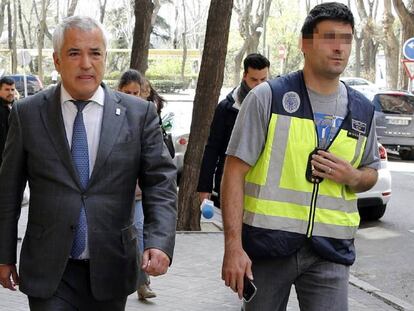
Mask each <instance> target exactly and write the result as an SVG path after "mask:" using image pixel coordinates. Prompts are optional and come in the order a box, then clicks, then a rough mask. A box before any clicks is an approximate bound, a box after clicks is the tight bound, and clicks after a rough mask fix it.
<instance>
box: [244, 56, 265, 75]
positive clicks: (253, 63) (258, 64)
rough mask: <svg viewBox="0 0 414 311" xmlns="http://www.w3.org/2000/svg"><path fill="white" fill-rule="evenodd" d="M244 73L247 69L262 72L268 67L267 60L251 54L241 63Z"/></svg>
mask: <svg viewBox="0 0 414 311" xmlns="http://www.w3.org/2000/svg"><path fill="white" fill-rule="evenodd" d="M243 66H244V72H247V70H248V69H249V68H253V69H258V70H262V69H264V68H268V67H270V62H269V60H268V59H267V58H266V57H264V56H263V55H262V54H258V53H252V54H249V55H247V56H246V58H245V59H244V61H243Z"/></svg>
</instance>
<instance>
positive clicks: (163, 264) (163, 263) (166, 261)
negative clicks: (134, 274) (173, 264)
mask: <svg viewBox="0 0 414 311" xmlns="http://www.w3.org/2000/svg"><path fill="white" fill-rule="evenodd" d="M169 265H170V258H169V257H168V255H167V254H166V253H164V252H163V251H161V250H159V249H157V248H149V249H146V250H145V251H144V254H143V255H142V266H141V268H142V270H144V271H145V272H146V273H148V274H149V275H152V276H158V275H162V274H165V273H166V272H167V270H168V267H169Z"/></svg>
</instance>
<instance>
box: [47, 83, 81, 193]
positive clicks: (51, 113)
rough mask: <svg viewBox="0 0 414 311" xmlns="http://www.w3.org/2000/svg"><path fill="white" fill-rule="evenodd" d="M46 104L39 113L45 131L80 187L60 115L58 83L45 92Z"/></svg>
mask: <svg viewBox="0 0 414 311" xmlns="http://www.w3.org/2000/svg"><path fill="white" fill-rule="evenodd" d="M45 100H46V105H43V107H42V109H41V111H40V114H41V117H42V120H43V122H44V124H45V127H46V131H47V133H48V135H49V137H50V140H51V141H52V143H53V145H54V147H55V150H56V153H57V154H58V155H59V157H60V158H61V160H62V162H63V163H64V165H65V166H66V168H67V169H68V171H69V172H70V174H71V175H72V178H73V180H75V181H76V183H77V184H78V186H79V187H80V182H79V178H78V174H77V172H76V171H75V169H74V165H73V161H72V155H71V153H70V148H69V144H68V140H67V137H66V131H65V126H64V122H63V116H62V106H61V104H60V85H59V86H57V87H55V88H52V89H51V90H50V91H49V92H48V93H46V94H45Z"/></svg>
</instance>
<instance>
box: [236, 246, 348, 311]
mask: <svg viewBox="0 0 414 311" xmlns="http://www.w3.org/2000/svg"><path fill="white" fill-rule="evenodd" d="M252 270H253V278H254V281H253V282H254V283H255V285H256V287H257V293H256V296H255V297H254V298H253V299H252V300H251V301H250V302H249V303H245V304H244V306H243V307H244V310H245V311H258V310H260V311H285V310H286V306H287V303H288V300H289V294H290V289H291V287H292V285H295V289H296V294H297V298H298V301H299V306H300V310H304V311H347V310H348V279H349V266H345V265H341V264H337V263H334V262H330V261H326V260H324V259H322V258H320V257H319V256H318V255H317V254H315V252H314V251H313V250H312V248H311V246H310V245H309V244H308V243H307V244H305V245H304V246H302V248H301V249H299V251H298V252H297V253H296V254H293V255H291V256H288V257H284V258H276V259H269V260H256V261H253V265H252Z"/></svg>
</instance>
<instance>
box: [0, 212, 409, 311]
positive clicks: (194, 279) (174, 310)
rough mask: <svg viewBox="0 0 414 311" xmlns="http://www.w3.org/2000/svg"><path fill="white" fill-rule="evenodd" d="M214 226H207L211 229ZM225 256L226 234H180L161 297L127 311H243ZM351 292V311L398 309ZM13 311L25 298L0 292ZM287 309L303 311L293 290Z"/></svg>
mask: <svg viewBox="0 0 414 311" xmlns="http://www.w3.org/2000/svg"><path fill="white" fill-rule="evenodd" d="M26 214H27V209H23V210H22V224H21V226H20V228H19V232H20V233H19V236H21V234H22V233H23V231H24V227H25V226H24V220H25V217H27V215H26ZM213 227H214V226H213ZM213 227H208V226H204V228H207V229H212V228H213ZM19 246H20V243H19ZM222 256H223V234H222V232H220V231H217V232H198V233H178V234H177V241H176V248H175V254H174V260H173V265H172V266H171V268H170V270H169V272H168V273H167V274H166V275H164V276H161V277H157V278H152V284H151V286H152V288H153V289H154V290H155V291H156V292H157V294H158V297H157V298H154V299H151V300H148V302H141V301H138V299H137V296H136V294H133V295H131V296H129V298H128V302H127V307H126V310H127V311H133V310H134V311H135V310H142V311H161V310H162V311H217V310H220V311H240V305H241V304H240V301H239V300H238V298H237V296H236V295H235V294H233V292H232V291H231V290H230V289H228V288H227V287H225V285H224V283H223V281H222V280H221V260H222ZM349 290H350V293H349V305H350V308H349V309H350V310H351V311H383V310H389V311H392V310H396V309H395V308H393V307H391V306H390V305H388V304H386V303H385V302H383V301H382V300H380V299H378V298H375V297H373V296H371V295H370V294H368V293H367V292H365V291H363V290H361V289H359V288H357V287H355V286H353V285H350V287H349ZM11 310H13V311H23V310H24V311H26V310H29V308H28V304H27V299H26V297H25V295H23V294H22V293H20V292H11V291H8V290H5V289H0V311H11ZM287 310H289V311H298V310H299V307H298V303H297V300H296V297H295V292H294V290H293V289H292V295H291V298H290V301H289V305H288V309H287ZM398 310H401V309H398ZM91 311H93V310H91Z"/></svg>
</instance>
